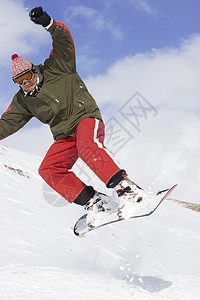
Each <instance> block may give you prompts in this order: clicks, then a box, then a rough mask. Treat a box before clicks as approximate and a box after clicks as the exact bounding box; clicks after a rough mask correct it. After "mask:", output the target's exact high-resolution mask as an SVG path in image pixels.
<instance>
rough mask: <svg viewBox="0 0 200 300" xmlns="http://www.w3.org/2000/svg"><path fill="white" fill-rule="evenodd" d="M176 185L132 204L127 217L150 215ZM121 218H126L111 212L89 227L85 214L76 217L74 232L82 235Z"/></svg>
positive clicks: (121, 219)
mask: <svg viewBox="0 0 200 300" xmlns="http://www.w3.org/2000/svg"><path fill="white" fill-rule="evenodd" d="M176 186H177V184H175V185H174V186H172V187H171V188H169V189H165V190H162V191H159V192H158V193H157V194H154V195H152V196H151V197H150V198H149V199H148V200H147V201H145V200H144V202H142V201H141V202H140V203H139V204H138V205H135V206H133V211H132V214H131V217H129V218H128V219H134V218H140V217H146V216H149V215H151V214H152V213H153V212H154V211H155V210H156V209H157V208H158V206H159V205H160V204H161V203H162V202H163V201H164V200H165V199H166V198H167V197H168V196H169V195H170V194H171V193H172V192H173V190H174V189H175V188H176ZM123 220H127V219H126V218H124V217H120V216H118V215H117V212H113V213H111V214H110V215H109V216H107V217H106V220H104V221H103V223H102V224H100V225H98V226H96V227H89V226H88V225H87V214H85V215H83V216H82V217H81V218H80V219H78V221H77V222H76V224H75V225H74V234H75V235H77V236H79V237H84V236H85V234H86V233H88V232H90V231H93V230H95V229H98V228H100V227H103V226H106V225H109V224H113V223H116V222H119V221H123Z"/></svg>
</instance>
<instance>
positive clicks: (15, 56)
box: [11, 54, 19, 60]
mask: <svg viewBox="0 0 200 300" xmlns="http://www.w3.org/2000/svg"><path fill="white" fill-rule="evenodd" d="M17 57H19V56H18V55H17V54H13V55H12V57H11V58H12V60H14V59H15V58H17Z"/></svg>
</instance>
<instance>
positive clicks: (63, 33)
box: [29, 7, 76, 73]
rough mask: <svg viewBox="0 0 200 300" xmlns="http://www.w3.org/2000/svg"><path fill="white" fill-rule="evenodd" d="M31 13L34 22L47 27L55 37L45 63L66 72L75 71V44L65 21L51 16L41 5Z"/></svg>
mask: <svg viewBox="0 0 200 300" xmlns="http://www.w3.org/2000/svg"><path fill="white" fill-rule="evenodd" d="M29 15H30V18H31V20H32V21H33V22H34V23H36V24H40V25H42V26H43V27H45V29H46V30H47V31H49V33H50V34H51V37H52V39H53V49H52V51H51V53H50V58H49V59H47V60H46V61H45V65H47V66H48V67H51V68H52V67H54V68H57V69H59V70H60V71H62V72H65V73H72V72H75V71H76V60H75V46H74V41H73V38H72V35H71V33H70V31H69V29H68V28H67V27H66V26H65V25H64V24H63V23H61V22H57V21H55V20H54V19H52V18H50V16H49V15H48V14H47V13H46V12H44V11H43V9H42V8H41V7H36V8H34V9H32V10H31V12H30V14H29Z"/></svg>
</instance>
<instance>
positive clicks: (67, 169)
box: [0, 7, 144, 226]
mask: <svg viewBox="0 0 200 300" xmlns="http://www.w3.org/2000/svg"><path fill="white" fill-rule="evenodd" d="M29 16H30V19H31V20H32V21H33V22H34V23H35V24H39V25H42V26H43V27H44V28H45V29H46V30H47V31H48V32H49V33H50V34H51V37H52V40H53V49H52V51H51V53H50V55H49V58H47V59H46V60H45V62H44V64H40V65H34V64H33V63H32V62H31V61H30V60H28V59H27V58H24V57H21V56H18V55H17V54H14V55H12V63H11V73H12V79H13V81H14V82H15V83H16V84H18V85H19V91H18V92H17V93H16V94H15V95H14V97H13V100H12V102H11V104H10V106H9V108H8V109H7V111H6V112H5V113H4V114H3V115H2V117H1V119H0V139H4V138H6V137H8V136H9V135H11V134H13V133H14V132H16V131H18V130H19V129H20V128H22V127H23V126H24V125H25V124H26V123H27V122H28V121H29V120H30V119H31V118H32V117H36V118H37V119H39V120H40V121H41V122H42V123H44V124H48V125H49V126H50V129H51V132H52V134H53V137H54V140H55V142H54V143H53V144H52V146H51V147H50V149H49V150H48V152H47V154H46V156H45V157H44V159H43V161H42V163H41V165H40V167H39V174H40V175H41V177H42V178H43V179H44V180H45V181H46V183H47V184H48V185H49V186H51V187H52V188H53V189H54V190H55V191H56V192H58V193H59V194H60V195H62V196H63V197H64V198H65V199H66V200H67V201H68V202H70V203H75V204H77V205H81V206H83V207H84V208H85V209H86V211H87V223H88V225H89V226H94V225H95V222H96V220H98V218H102V215H103V216H105V215H106V214H109V213H110V211H111V205H110V203H111V199H110V198H109V197H108V196H106V195H104V194H103V193H100V192H98V191H96V190H95V189H94V187H92V186H87V185H86V184H85V183H83V182H82V181H81V180H80V178H78V177H77V176H76V175H75V174H74V173H73V172H72V171H71V169H72V166H73V165H74V163H75V162H76V161H77V159H78V157H80V158H81V159H82V160H83V161H84V162H85V163H86V164H87V165H88V166H89V168H90V169H91V170H92V171H93V172H94V173H95V174H96V175H97V176H98V177H99V178H100V179H101V180H102V181H103V182H104V183H105V185H106V187H107V188H113V189H114V190H115V191H116V192H117V194H118V198H119V204H118V209H117V211H118V214H121V215H122V214H123V207H124V204H125V203H126V201H129V202H133V203H139V202H140V201H141V200H142V199H143V197H144V192H143V190H142V189H140V188H139V187H138V186H137V185H136V184H135V183H133V182H132V181H131V180H130V179H129V178H128V176H127V172H126V171H125V170H124V169H123V168H122V167H121V165H120V163H119V162H118V161H117V159H116V158H115V157H114V155H113V154H112V153H111V152H110V151H109V150H108V149H107V148H106V147H105V145H104V135H105V133H104V127H105V126H104V123H103V120H102V116H101V113H100V110H99V107H98V106H97V103H96V101H95V100H94V98H93V97H92V95H91V94H90V93H89V91H88V90H87V88H86V85H85V84H84V82H83V80H82V79H81V78H80V76H79V75H78V73H77V71H76V55H75V46H74V41H73V38H72V35H71V33H70V31H69V29H68V28H67V27H66V26H65V25H64V24H63V23H61V22H57V21H55V20H54V19H53V18H51V17H50V16H49V15H48V14H47V13H46V12H45V11H43V9H42V7H36V8H34V9H32V10H31V12H30V13H29Z"/></svg>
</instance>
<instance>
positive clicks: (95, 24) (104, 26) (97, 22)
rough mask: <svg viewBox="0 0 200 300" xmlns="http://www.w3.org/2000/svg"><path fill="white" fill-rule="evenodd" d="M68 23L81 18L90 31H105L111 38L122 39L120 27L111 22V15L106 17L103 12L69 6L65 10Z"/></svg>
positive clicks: (85, 7) (84, 7) (82, 6)
mask: <svg viewBox="0 0 200 300" xmlns="http://www.w3.org/2000/svg"><path fill="white" fill-rule="evenodd" d="M67 16H68V21H72V20H74V19H76V18H79V17H83V18H84V19H85V20H86V21H87V22H88V24H89V26H90V29H92V30H96V31H97V32H101V31H103V30H107V31H108V32H110V34H111V35H112V37H113V38H115V39H117V40H122V39H123V33H122V30H121V29H120V27H119V26H118V25H117V24H116V23H114V22H113V21H112V18H111V15H109V16H106V13H105V11H104V12H101V11H97V10H95V9H93V8H91V7H88V6H85V5H79V6H70V7H68V8H67Z"/></svg>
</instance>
